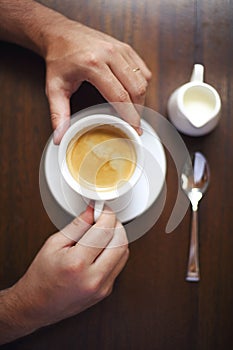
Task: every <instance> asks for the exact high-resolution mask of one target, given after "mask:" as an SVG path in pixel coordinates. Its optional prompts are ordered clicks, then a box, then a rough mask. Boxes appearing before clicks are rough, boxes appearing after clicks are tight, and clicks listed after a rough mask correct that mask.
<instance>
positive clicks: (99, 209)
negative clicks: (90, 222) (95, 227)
mask: <svg viewBox="0 0 233 350" xmlns="http://www.w3.org/2000/svg"><path fill="white" fill-rule="evenodd" d="M103 208H104V201H95V205H94V221H95V222H96V221H97V220H98V219H99V217H100V215H101V213H102V211H103Z"/></svg>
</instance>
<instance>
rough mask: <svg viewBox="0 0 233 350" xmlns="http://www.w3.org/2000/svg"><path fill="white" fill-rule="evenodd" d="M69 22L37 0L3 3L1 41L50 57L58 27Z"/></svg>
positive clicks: (0, 28)
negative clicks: (50, 47)
mask: <svg viewBox="0 0 233 350" xmlns="http://www.w3.org/2000/svg"><path fill="white" fill-rule="evenodd" d="M65 19H66V17H64V16H63V15H62V14H60V13H58V12H56V11H54V10H52V9H49V8H47V7H45V6H43V5H41V4H39V3H37V2H35V1H33V0H20V1H19V0H10V1H9V0H1V1H0V40H5V41H10V42H13V43H16V44H18V45H21V46H24V47H26V48H28V49H31V50H33V51H35V52H37V53H38V54H40V55H41V56H43V57H46V53H47V49H48V46H49V45H50V41H51V40H53V39H52V36H53V32H54V31H55V30H56V28H55V27H56V26H57V25H58V24H59V23H60V22H63V21H64V20H65ZM66 20H67V19H66Z"/></svg>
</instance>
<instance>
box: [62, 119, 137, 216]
mask: <svg viewBox="0 0 233 350" xmlns="http://www.w3.org/2000/svg"><path fill="white" fill-rule="evenodd" d="M101 125H111V126H114V127H116V128H117V129H119V130H120V131H122V132H123V133H124V134H125V135H126V136H127V140H128V139H129V140H130V141H131V142H132V144H133V147H134V150H135V154H136V164H135V169H134V172H133V173H132V175H131V177H130V178H129V179H128V180H127V182H126V183H123V184H121V185H120V186H119V187H117V188H110V189H104V190H103V189H102V188H98V187H97V186H94V187H92V188H88V187H85V186H84V185H83V184H80V183H79V182H78V181H77V180H75V179H74V177H73V176H72V175H71V172H70V170H69V167H68V164H67V157H66V155H67V148H68V146H69V144H70V142H71V140H72V139H74V138H75V139H78V138H79V137H81V136H82V135H83V134H84V133H85V132H87V131H88V130H91V129H93V128H95V127H97V126H101ZM106 147H107V144H106ZM143 162H144V152H143V146H142V141H141V138H140V136H139V135H138V134H137V132H136V131H135V129H134V128H133V127H132V126H130V125H129V124H128V123H127V122H125V121H124V120H122V119H120V118H118V117H115V116H111V115H106V114H94V115H90V116H87V117H84V118H82V119H79V120H78V121H77V122H75V123H74V124H73V125H72V126H71V127H70V128H69V129H68V130H67V132H66V133H65V135H64V136H63V138H62V140H61V143H60V145H59V150H58V163H59V167H60V171H61V174H62V176H63V178H64V180H65V181H66V183H67V184H68V185H69V186H70V187H71V188H72V189H73V190H74V191H75V192H76V193H78V194H79V195H81V196H82V197H85V198H87V200H93V201H94V202H95V210H94V219H95V221H96V220H97V219H98V217H99V215H100V214H101V212H102V209H103V206H104V203H105V202H106V201H108V200H113V199H117V198H120V197H121V198H123V197H122V196H123V195H125V194H126V193H127V192H129V191H130V190H131V189H132V188H133V187H134V186H135V185H136V183H137V182H138V180H139V178H140V176H141V174H142V172H143ZM121 205H122V203H121Z"/></svg>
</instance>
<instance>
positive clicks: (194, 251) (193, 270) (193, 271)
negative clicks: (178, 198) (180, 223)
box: [186, 208, 200, 282]
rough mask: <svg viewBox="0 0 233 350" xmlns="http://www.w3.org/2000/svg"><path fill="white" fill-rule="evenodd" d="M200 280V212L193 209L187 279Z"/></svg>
mask: <svg viewBox="0 0 233 350" xmlns="http://www.w3.org/2000/svg"><path fill="white" fill-rule="evenodd" d="M199 280H200V272H199V257H198V214H197V208H196V210H194V209H192V222H191V237H190V247H189V260H188V270H187V275H186V281H192V282H197V281H199Z"/></svg>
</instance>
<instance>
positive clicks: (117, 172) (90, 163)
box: [66, 124, 137, 191]
mask: <svg viewBox="0 0 233 350" xmlns="http://www.w3.org/2000/svg"><path fill="white" fill-rule="evenodd" d="M66 162H67V166H68V169H69V171H70V173H71V175H72V176H73V178H74V179H75V180H76V181H77V182H78V183H79V184H80V185H82V186H85V187H87V188H92V189H93V187H94V188H96V187H98V190H100V191H104V190H106V191H109V190H111V189H115V188H117V187H119V186H121V185H123V184H124V183H125V182H127V181H128V180H129V179H130V177H131V176H132V174H133V172H134V170H135V166H136V162H137V159H136V152H135V148H134V145H133V141H132V140H131V139H130V138H129V137H128V136H127V135H126V134H125V133H124V132H123V131H121V130H120V129H118V128H117V127H115V126H112V125H107V124H106V125H100V126H96V127H94V128H92V129H90V130H87V131H86V132H84V133H82V134H81V136H79V135H76V136H75V137H74V138H73V139H72V140H71V141H70V143H69V145H68V148H67V152H66Z"/></svg>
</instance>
